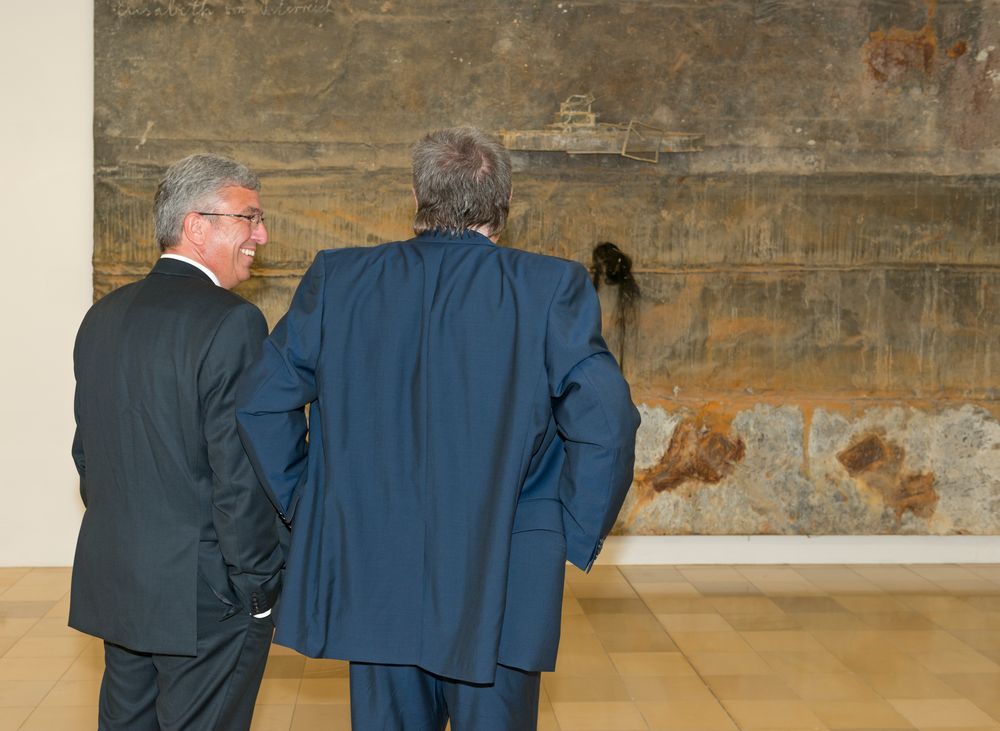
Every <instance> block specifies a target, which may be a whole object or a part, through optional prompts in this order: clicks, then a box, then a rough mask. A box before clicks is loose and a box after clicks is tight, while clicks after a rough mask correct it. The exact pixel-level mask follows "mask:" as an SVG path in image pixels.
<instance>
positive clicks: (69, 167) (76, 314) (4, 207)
mask: <svg viewBox="0 0 1000 731" xmlns="http://www.w3.org/2000/svg"><path fill="white" fill-rule="evenodd" d="M0 11H2V18H3V21H2V22H0V99H2V109H3V113H2V114H0V222H2V232H3V234H2V238H0V247H2V260H3V264H4V274H5V275H4V277H3V285H2V286H0V311H2V312H3V313H4V316H5V317H6V318H7V322H6V323H5V324H4V327H3V335H2V340H0V342H2V345H0V466H2V471H0V485H2V487H0V492H2V497H3V499H2V507H0V566H17V565H35V566H46V565H67V564H69V563H71V562H72V559H73V548H74V546H75V544H76V533H77V530H78V528H79V525H80V517H81V515H82V514H83V509H82V506H81V504H80V497H79V492H78V485H79V483H78V481H77V478H76V470H75V469H74V468H73V463H72V460H71V458H70V455H69V448H70V443H71V441H72V438H73V408H72V404H73V369H72V362H71V357H72V350H73V337H74V335H75V334H76V328H77V326H78V325H79V323H80V319H81V318H82V317H83V314H84V312H86V309H87V306H88V305H89V304H90V298H91V291H92V290H91V284H90V258H91V254H92V251H93V234H92V229H93V223H92V218H93V185H92V182H91V181H92V170H93V141H92V133H91V124H92V122H91V120H92V118H93V104H94V102H93V99H94V83H93V67H94V61H93V56H94V53H93V3H92V2H91V0H60V1H59V2H57V3H55V4H53V3H36V2H23V1H16V0H0Z"/></svg>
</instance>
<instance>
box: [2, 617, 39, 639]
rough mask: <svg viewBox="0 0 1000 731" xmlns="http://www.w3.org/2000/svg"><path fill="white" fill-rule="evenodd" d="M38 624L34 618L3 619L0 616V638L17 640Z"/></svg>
mask: <svg viewBox="0 0 1000 731" xmlns="http://www.w3.org/2000/svg"><path fill="white" fill-rule="evenodd" d="M38 622H39V619H38V618H36V617H18V618H15V617H5V616H3V615H0V637H12V638H18V637H21V636H22V635H25V634H27V632H28V630H30V629H31V628H32V627H33V626H35V625H36V624H37V623H38Z"/></svg>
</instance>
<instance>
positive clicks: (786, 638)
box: [742, 630, 825, 652]
mask: <svg viewBox="0 0 1000 731" xmlns="http://www.w3.org/2000/svg"><path fill="white" fill-rule="evenodd" d="M742 636H743V638H744V639H745V640H746V641H747V643H748V644H749V645H750V646H751V647H752V648H753V649H754V650H757V651H758V652H824V651H825V648H824V647H823V645H821V644H820V643H819V642H818V641H817V640H816V638H815V637H813V636H812V635H811V634H809V633H808V632H802V631H787V630H786V631H782V630H778V631H753V632H743V633H742Z"/></svg>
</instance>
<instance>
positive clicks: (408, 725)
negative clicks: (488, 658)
mask: <svg viewBox="0 0 1000 731" xmlns="http://www.w3.org/2000/svg"><path fill="white" fill-rule="evenodd" d="M540 680H541V674H540V673H537V672H525V671H523V670H515V669H514V668H508V667H505V666H503V665H498V666H497V674H496V679H495V680H494V682H493V683H491V684H490V685H474V684H472V683H463V682H461V681H457V680H449V679H448V678H442V677H441V676H439V675H434V674H433V673H429V672H427V671H426V670H422V669H420V668H418V667H415V666H413V665H373V664H370V663H359V662H352V663H351V727H352V728H353V729H354V730H355V731H444V727H445V725H446V724H447V723H448V719H449V718H450V719H451V729H452V731H534V729H535V728H536V727H537V725H538V687H539V682H540Z"/></svg>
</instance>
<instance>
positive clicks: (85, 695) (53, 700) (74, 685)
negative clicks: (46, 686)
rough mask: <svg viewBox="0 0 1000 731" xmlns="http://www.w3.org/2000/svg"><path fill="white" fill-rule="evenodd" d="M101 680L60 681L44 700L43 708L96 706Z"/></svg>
mask: <svg viewBox="0 0 1000 731" xmlns="http://www.w3.org/2000/svg"><path fill="white" fill-rule="evenodd" d="M100 692H101V681H100V680H60V681H58V682H57V683H56V684H55V685H54V686H53V687H52V690H50V691H49V692H48V695H46V696H45V698H44V699H42V702H41V705H42V706H96V705H97V703H98V700H99V696H100Z"/></svg>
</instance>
